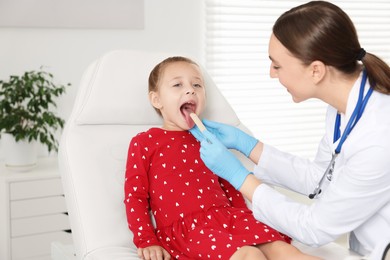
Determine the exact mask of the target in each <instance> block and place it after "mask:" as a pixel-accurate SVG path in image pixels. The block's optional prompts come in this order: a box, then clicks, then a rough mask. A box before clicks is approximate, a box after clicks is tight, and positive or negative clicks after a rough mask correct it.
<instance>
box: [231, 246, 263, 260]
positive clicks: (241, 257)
mask: <svg viewBox="0 0 390 260" xmlns="http://www.w3.org/2000/svg"><path fill="white" fill-rule="evenodd" d="M251 259H253V260H266V259H267V258H266V257H265V255H264V254H263V253H262V252H261V250H260V249H259V248H257V247H254V246H243V247H241V248H240V249H238V250H237V251H236V252H235V253H234V254H233V255H232V256H231V257H230V260H251Z"/></svg>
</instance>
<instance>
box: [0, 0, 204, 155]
mask: <svg viewBox="0 0 390 260" xmlns="http://www.w3.org/2000/svg"><path fill="white" fill-rule="evenodd" d="M202 6H203V1H201V0H185V1H183V0H163V1H162V0H145V26H144V29H143V30H138V31H137V30H134V31H133V30H83V29H75V30H72V29H43V28H0V79H2V80H8V78H9V76H10V75H12V74H21V73H23V72H24V71H26V70H37V69H39V68H40V66H42V65H43V66H44V67H46V68H47V70H48V71H50V72H52V73H53V74H54V80H55V81H56V82H58V83H62V84H65V83H68V82H69V83H71V84H72V86H71V87H70V88H68V89H67V93H66V95H65V96H63V97H62V98H61V99H60V100H59V101H58V113H59V115H60V116H61V117H63V118H64V119H66V118H67V117H68V116H69V114H70V112H71V108H72V104H73V101H74V98H75V95H76V92H77V86H78V82H79V80H80V78H81V76H82V73H83V71H84V69H85V68H86V67H87V66H88V64H89V63H91V62H92V61H93V60H95V59H96V58H97V57H99V56H100V55H102V54H103V53H105V52H107V51H110V50H114V49H143V50H159V51H167V52H172V53H175V52H177V53H180V54H182V53H187V54H188V55H190V56H191V57H192V58H194V59H197V60H201V59H202V57H203V35H204V34H203V26H204V21H203V9H202ZM86 15H88V14H86ZM4 153H5V151H3V149H2V147H1V140H0V160H2V158H3V157H4ZM45 153H46V152H45V149H43V148H41V151H40V155H41V156H44V155H45Z"/></svg>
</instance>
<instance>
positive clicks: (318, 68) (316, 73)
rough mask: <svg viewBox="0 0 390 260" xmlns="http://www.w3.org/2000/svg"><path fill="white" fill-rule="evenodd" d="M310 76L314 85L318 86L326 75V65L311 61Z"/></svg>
mask: <svg viewBox="0 0 390 260" xmlns="http://www.w3.org/2000/svg"><path fill="white" fill-rule="evenodd" d="M310 69H311V75H312V79H313V83H314V84H318V83H319V82H321V81H322V79H323V78H324V77H325V74H326V65H325V64H324V63H323V62H322V61H318V60H316V61H313V62H312V63H311V64H310Z"/></svg>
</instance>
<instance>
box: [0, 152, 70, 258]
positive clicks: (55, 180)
mask: <svg viewBox="0 0 390 260" xmlns="http://www.w3.org/2000/svg"><path fill="white" fill-rule="evenodd" d="M53 241H59V242H63V243H65V244H69V243H71V242H72V240H71V233H70V226H69V221H68V215H67V210H66V205H65V198H64V193H63V191H62V184H61V179H60V175H59V173H58V166H57V160H56V158H43V159H40V160H39V161H38V165H37V166H36V167H35V168H34V169H33V170H31V171H28V172H14V171H10V170H8V169H7V168H6V167H4V165H3V164H0V259H2V260H3V259H4V260H22V259H29V260H32V259H34V260H48V259H50V249H51V247H50V245H51V242H53Z"/></svg>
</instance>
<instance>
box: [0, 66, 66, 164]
mask: <svg viewBox="0 0 390 260" xmlns="http://www.w3.org/2000/svg"><path fill="white" fill-rule="evenodd" d="M67 85H68V86H69V85H70V84H69V83H68V84H67ZM63 93H65V86H64V85H61V84H55V83H54V82H53V75H52V74H51V73H49V72H46V71H44V70H42V68H41V69H40V70H37V71H27V72H24V73H23V74H22V75H20V76H10V78H9V80H8V81H3V80H0V138H1V139H3V142H2V143H3V148H4V150H5V155H6V157H5V162H6V165H7V155H9V156H12V155H14V153H16V152H14V150H12V149H13V148H10V147H5V146H6V145H8V143H10V142H11V143H13V144H20V145H21V146H22V147H23V148H22V150H25V149H26V148H25V146H26V144H29V143H34V142H37V143H41V144H43V145H44V146H46V147H47V149H48V151H49V152H50V151H52V150H54V151H57V150H58V141H57V140H56V136H55V132H56V131H57V130H59V129H62V128H63V126H64V123H65V121H64V120H63V119H62V118H60V117H58V116H57V115H56V114H55V113H54V112H52V108H55V107H56V100H55V99H56V98H57V97H59V96H61V95H62V94H63ZM5 137H6V138H7V141H5V140H4V139H6V138H5ZM10 138H12V141H9V139H10ZM4 143H7V144H4ZM35 153H36V152H35ZM9 160H11V161H12V160H13V159H9ZM16 160H17V159H16ZM30 160H34V159H30ZM35 161H36V154H35ZM31 163H32V162H31V161H30V162H28V163H27V164H31ZM12 164H16V163H13V162H11V163H10V165H12ZM20 164H21V165H22V164H23V163H20Z"/></svg>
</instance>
